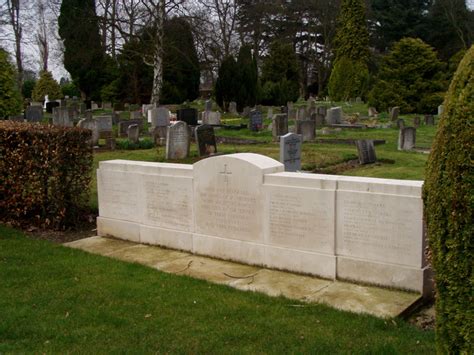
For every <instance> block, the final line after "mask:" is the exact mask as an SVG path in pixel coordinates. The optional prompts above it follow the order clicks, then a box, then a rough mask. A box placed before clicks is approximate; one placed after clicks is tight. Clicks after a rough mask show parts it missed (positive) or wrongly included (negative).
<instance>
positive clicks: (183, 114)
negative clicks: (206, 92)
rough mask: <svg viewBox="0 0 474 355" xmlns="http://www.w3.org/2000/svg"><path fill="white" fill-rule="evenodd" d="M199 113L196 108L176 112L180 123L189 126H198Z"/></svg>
mask: <svg viewBox="0 0 474 355" xmlns="http://www.w3.org/2000/svg"><path fill="white" fill-rule="evenodd" d="M197 117H198V113H197V110H196V109H195V108H182V109H179V110H178V111H177V112H176V118H177V119H178V121H184V122H186V124H187V125H188V126H196V125H197V124H198V122H197Z"/></svg>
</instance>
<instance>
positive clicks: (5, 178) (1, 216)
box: [0, 121, 92, 229]
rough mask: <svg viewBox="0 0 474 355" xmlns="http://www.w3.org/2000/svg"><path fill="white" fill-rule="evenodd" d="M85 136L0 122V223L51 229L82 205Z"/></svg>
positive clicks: (88, 157)
mask: <svg viewBox="0 0 474 355" xmlns="http://www.w3.org/2000/svg"><path fill="white" fill-rule="evenodd" d="M90 138H91V131H89V130H85V129H80V128H63V127H56V126H46V125H40V124H29V123H19V122H11V121H0V220H2V221H4V222H10V223H12V224H14V225H36V226H41V227H48V228H54V229H60V228H65V227H69V226H74V225H76V224H77V223H78V222H79V221H80V218H81V215H82V214H83V212H84V210H85V209H86V208H87V205H88V198H89V183H90V179H91V169H92V149H91V147H90V145H89V144H88V140H90Z"/></svg>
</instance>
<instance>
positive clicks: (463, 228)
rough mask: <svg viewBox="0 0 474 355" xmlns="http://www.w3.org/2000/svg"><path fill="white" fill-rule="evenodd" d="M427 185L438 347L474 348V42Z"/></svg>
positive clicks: (452, 92) (452, 94)
mask: <svg viewBox="0 0 474 355" xmlns="http://www.w3.org/2000/svg"><path fill="white" fill-rule="evenodd" d="M444 106H445V110H444V113H443V115H442V117H441V119H440V121H439V126H438V127H439V128H438V132H437V134H436V138H435V141H434V142H433V148H432V152H431V155H430V157H429V160H428V165H427V171H426V181H425V185H424V188H423V198H424V203H425V214H426V222H427V230H428V237H429V244H430V249H431V254H432V264H433V268H434V271H435V281H436V341H437V347H438V352H439V353H452V354H460V353H462V354H464V353H465V354H473V353H474V273H473V268H474V260H473V257H474V213H473V211H474V163H473V161H474V46H473V47H471V49H470V50H469V51H468V52H467V54H466V56H465V57H464V59H463V60H462V61H461V63H460V65H459V67H458V70H457V71H456V74H455V75H454V78H453V80H452V82H451V85H450V88H449V91H448V93H447V95H446V99H445V102H444Z"/></svg>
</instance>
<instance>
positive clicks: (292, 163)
mask: <svg viewBox="0 0 474 355" xmlns="http://www.w3.org/2000/svg"><path fill="white" fill-rule="evenodd" d="M301 140H302V137H301V136H300V135H299V134H294V133H287V134H285V135H284V136H281V137H280V162H281V163H283V165H284V166H285V171H298V170H301V143H302V142H301Z"/></svg>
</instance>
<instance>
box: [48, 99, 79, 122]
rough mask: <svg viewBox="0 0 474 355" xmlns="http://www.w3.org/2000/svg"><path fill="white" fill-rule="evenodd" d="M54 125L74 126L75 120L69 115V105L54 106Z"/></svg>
mask: <svg viewBox="0 0 474 355" xmlns="http://www.w3.org/2000/svg"><path fill="white" fill-rule="evenodd" d="M49 103H50V102H49ZM53 125H55V126H63V127H72V126H73V122H72V119H71V118H70V117H69V110H68V108H67V107H59V106H57V107H54V108H53Z"/></svg>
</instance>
